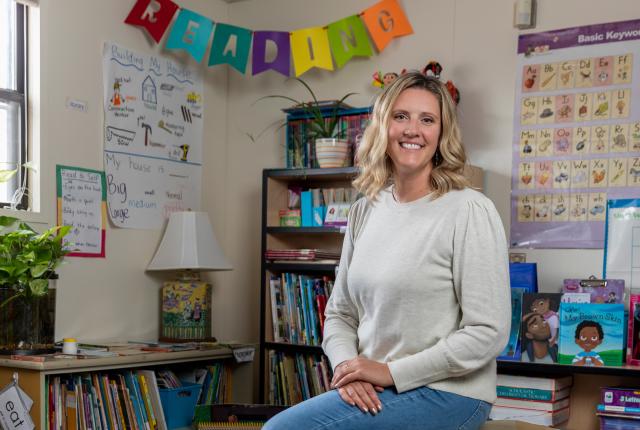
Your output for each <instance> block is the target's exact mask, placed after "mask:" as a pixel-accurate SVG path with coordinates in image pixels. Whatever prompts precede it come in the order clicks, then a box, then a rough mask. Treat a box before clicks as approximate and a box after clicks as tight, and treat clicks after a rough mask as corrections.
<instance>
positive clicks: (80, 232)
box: [56, 165, 107, 258]
mask: <svg viewBox="0 0 640 430" xmlns="http://www.w3.org/2000/svg"><path fill="white" fill-rule="evenodd" d="M105 185H106V184H105V178H104V173H103V172H99V171H97V170H90V169H83V168H80V167H69V166H60V165H58V166H56V190H57V196H58V198H57V207H58V225H63V226H64V225H66V226H70V227H71V230H70V231H69V233H68V234H67V235H66V236H65V238H64V243H65V244H66V245H67V248H68V249H72V251H71V252H70V253H69V254H67V255H69V256H73V257H102V258H104V257H105V236H106V215H107V214H106V186H105Z"/></svg>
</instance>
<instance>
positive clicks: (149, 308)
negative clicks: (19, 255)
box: [21, 0, 252, 341]
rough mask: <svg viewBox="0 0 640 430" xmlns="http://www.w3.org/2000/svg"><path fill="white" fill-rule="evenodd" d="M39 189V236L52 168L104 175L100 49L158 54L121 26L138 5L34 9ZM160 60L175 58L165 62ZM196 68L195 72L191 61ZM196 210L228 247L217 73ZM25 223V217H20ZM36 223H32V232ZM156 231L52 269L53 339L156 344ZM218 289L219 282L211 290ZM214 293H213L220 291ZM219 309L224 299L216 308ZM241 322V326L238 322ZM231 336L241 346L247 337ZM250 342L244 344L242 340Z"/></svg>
mask: <svg viewBox="0 0 640 430" xmlns="http://www.w3.org/2000/svg"><path fill="white" fill-rule="evenodd" d="M40 4H41V6H40V21H41V37H40V45H41V46H40V48H41V55H40V57H41V77H40V87H41V110H40V113H41V132H40V136H41V150H42V153H41V157H40V158H41V159H40V169H41V177H42V181H41V188H42V190H41V191H42V193H41V195H42V208H41V209H42V212H41V213H40V214H38V215H36V216H35V217H33V216H32V217H30V218H29V219H31V220H35V221H37V222H36V223H35V225H34V226H35V227H36V228H42V227H44V226H45V225H46V224H48V225H53V224H54V223H55V221H56V215H55V206H54V205H55V180H54V178H55V165H56V164H65V165H70V166H81V167H86V168H90V169H100V170H101V169H103V162H102V148H103V146H102V140H103V131H102V130H103V108H102V103H103V101H102V47H103V43H104V42H105V41H112V42H115V43H118V44H120V45H123V46H126V47H128V48H130V49H132V50H136V51H139V52H143V53H161V52H162V51H163V47H164V43H162V44H161V45H156V44H155V42H153V41H152V40H151V39H150V38H148V37H147V36H146V34H145V32H144V31H142V30H141V29H139V28H137V27H133V26H130V25H126V24H124V19H125V17H126V16H127V14H128V13H129V11H130V10H131V8H132V7H133V5H134V4H135V1H129V0H116V1H99V0H41V1H40ZM180 4H181V5H182V6H184V7H187V8H190V9H192V10H195V11H197V12H199V13H201V14H203V15H205V16H207V17H211V18H213V19H214V20H226V19H227V16H228V7H229V6H228V4H227V3H225V2H223V1H222V0H207V1H199V0H180ZM166 54H167V55H175V54H171V53H166ZM189 62H190V63H191V64H193V65H194V66H196V67H197V65H196V64H195V62H193V61H189ZM204 76H205V80H204V103H205V109H206V121H205V125H204V136H205V142H204V149H203V157H204V160H205V161H204V166H205V168H204V169H203V194H204V196H203V208H202V209H203V210H206V211H207V212H209V214H210V218H211V221H212V223H213V227H214V230H215V232H216V234H217V236H218V238H219V239H220V241H221V242H222V243H223V246H224V245H225V244H226V242H227V240H228V239H230V238H231V235H229V234H227V233H226V232H225V227H224V226H225V222H226V221H225V218H226V215H227V213H226V211H225V209H224V206H223V205H221V204H219V203H217V202H222V201H224V199H225V193H226V190H225V183H226V175H227V170H226V160H225V159H226V156H227V155H226V154H227V149H226V102H227V71H226V70H225V68H223V67H218V68H214V69H210V70H207V71H206V73H205V74H204ZM67 98H71V99H77V100H82V101H85V102H87V105H88V111H87V112H86V113H82V112H77V111H72V110H69V109H67V108H66V107H65V101H66V99H67ZM21 215H22V214H21ZM38 221H39V222H38ZM160 234H161V232H160V231H154V230H131V229H119V228H114V227H113V225H112V224H109V225H108V226H107V236H106V255H107V258H104V259H99V258H72V257H70V258H67V259H66V264H65V265H63V266H62V267H61V268H60V269H59V274H60V280H59V281H58V293H57V294H58V295H57V299H58V304H57V318H56V338H57V339H60V338H62V337H67V336H73V337H77V338H79V339H80V340H81V341H90V340H113V339H124V340H127V339H156V338H157V336H158V327H159V316H158V315H159V312H158V309H159V288H160V285H161V282H162V280H164V279H170V277H168V276H163V275H162V274H153V275H150V274H147V273H145V271H144V268H145V267H146V265H147V264H148V262H149V260H150V259H151V257H152V256H153V253H154V251H155V249H156V246H157V244H158V242H159V238H160ZM213 278H214V281H215V282H214V284H215V285H216V287H215V293H214V294H215V296H216V298H218V297H226V296H228V294H222V293H223V288H222V285H223V284H224V285H225V288H224V290H226V291H232V290H233V289H232V288H231V287H230V285H228V283H227V282H224V283H223V281H222V280H223V279H224V275H222V276H218V275H216V276H214V277H213ZM218 281H219V282H218ZM217 285H220V288H218V287H217ZM221 300H223V299H221ZM238 319H239V320H242V319H243V318H238ZM215 322H216V326H215V329H214V331H215V335H217V336H224V337H227V332H226V330H225V331H223V330H222V327H223V321H221V320H220V319H219V318H216V320H215ZM231 326H232V327H238V326H240V331H239V332H236V333H233V330H231V333H230V335H231V336H233V337H237V338H242V339H248V338H251V337H252V336H251V335H250V334H248V332H249V331H250V330H249V329H246V328H242V322H241V323H240V324H231ZM245 333H247V334H245Z"/></svg>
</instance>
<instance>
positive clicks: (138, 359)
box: [0, 347, 253, 429]
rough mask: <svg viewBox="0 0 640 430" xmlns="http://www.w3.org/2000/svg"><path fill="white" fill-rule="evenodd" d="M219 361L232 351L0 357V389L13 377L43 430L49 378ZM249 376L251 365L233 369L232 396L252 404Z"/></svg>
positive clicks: (190, 365) (221, 348)
mask: <svg viewBox="0 0 640 430" xmlns="http://www.w3.org/2000/svg"><path fill="white" fill-rule="evenodd" d="M219 360H233V351H232V350H231V349H230V348H226V347H219V348H215V349H207V350H193V351H179V352H150V353H145V354H136V355H126V356H117V357H100V358H84V359H62V358H60V359H51V360H49V361H44V362H32V361H22V360H11V359H8V358H0V387H4V386H5V385H7V384H9V383H10V382H11V381H12V378H13V375H14V374H16V375H17V376H18V385H19V386H20V387H21V388H22V389H23V390H24V391H25V392H26V393H27V394H28V395H29V397H31V399H33V402H34V403H33V406H32V408H31V418H32V420H33V422H34V423H35V425H36V429H46V428H47V415H46V412H45V411H46V399H47V379H48V377H50V376H52V375H65V374H79V373H88V372H96V371H101V372H106V371H114V370H119V369H153V368H156V367H171V368H185V367H186V368H189V367H195V365H198V364H199V365H205V364H207V362H209V363H210V362H212V361H219ZM252 373H253V372H252V370H251V366H246V365H238V366H234V371H233V379H234V383H233V394H232V396H233V399H234V401H237V402H246V403H250V402H251V401H252V398H251V397H252V396H251V392H250V390H247V387H250V386H251V380H252Z"/></svg>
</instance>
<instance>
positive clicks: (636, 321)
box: [627, 294, 640, 366]
mask: <svg viewBox="0 0 640 430" xmlns="http://www.w3.org/2000/svg"><path fill="white" fill-rule="evenodd" d="M627 364H631V365H632V366H640V294H631V296H630V299H629V326H628V332H627Z"/></svg>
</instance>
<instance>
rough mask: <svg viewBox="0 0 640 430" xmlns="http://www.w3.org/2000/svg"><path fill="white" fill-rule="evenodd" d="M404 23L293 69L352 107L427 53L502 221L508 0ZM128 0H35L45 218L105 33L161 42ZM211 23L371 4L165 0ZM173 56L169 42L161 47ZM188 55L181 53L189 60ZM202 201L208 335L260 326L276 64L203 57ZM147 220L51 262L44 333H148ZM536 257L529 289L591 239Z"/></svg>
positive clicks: (278, 26)
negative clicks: (221, 265) (238, 64)
mask: <svg viewBox="0 0 640 430" xmlns="http://www.w3.org/2000/svg"><path fill="white" fill-rule="evenodd" d="M400 2H401V4H402V5H403V7H404V10H405V11H406V13H407V15H408V16H409V19H410V21H411V23H412V25H413V27H414V30H415V33H414V34H413V35H411V36H407V37H402V38H398V39H396V40H395V41H393V42H392V43H391V44H390V45H389V47H388V48H387V49H386V50H385V51H383V52H382V53H380V54H379V55H375V56H373V57H372V58H370V59H354V60H352V61H350V62H349V63H347V64H346V65H345V66H344V67H343V69H341V70H337V71H334V72H327V71H317V70H312V71H310V72H308V73H306V74H305V75H304V76H303V77H304V79H305V80H307V81H308V82H309V83H310V84H311V85H312V86H313V88H315V89H317V92H318V94H319V96H320V97H321V98H337V97H340V96H341V95H343V94H345V93H346V92H350V91H357V92H358V93H359V94H358V96H356V97H354V98H352V99H350V103H351V104H353V105H354V106H365V105H369V104H370V103H371V100H372V98H373V97H374V95H375V94H376V92H377V91H378V90H377V89H375V88H374V87H372V86H371V85H370V82H371V75H372V74H373V72H374V71H376V70H382V71H400V70H401V69H402V68H405V67H406V68H420V67H422V66H423V65H425V64H426V63H427V62H428V61H430V60H432V59H435V60H438V61H439V62H440V63H441V64H442V65H443V66H444V73H443V77H444V78H445V79H453V81H454V82H455V84H456V85H457V86H458V87H459V88H460V90H461V93H462V103H461V105H460V113H461V122H462V127H463V132H464V138H465V143H466V147H467V149H468V153H469V155H470V159H471V161H472V163H473V164H476V165H478V166H480V167H482V168H483V169H484V170H485V176H486V184H485V190H486V193H487V195H488V196H489V197H490V198H491V199H492V200H493V201H494V202H495V204H496V206H497V208H498V210H499V212H500V214H501V216H502V219H503V221H504V224H505V227H506V229H507V230H508V228H509V222H510V220H509V192H510V178H509V175H510V168H511V157H512V154H511V146H510V142H511V139H512V137H511V136H512V132H513V130H512V115H513V104H514V85H515V74H516V70H515V63H516V55H515V52H516V41H517V36H518V34H519V32H518V31H517V30H515V29H514V28H513V27H512V8H513V1H512V0H482V1H477V0H454V1H442V0H440V1H436V0H400ZM134 3H135V2H134V0H126V1H124V0H117V1H115V0H112V1H99V0H41V4H42V6H41V23H42V36H41V45H42V46H41V49H42V52H41V59H42V60H41V61H42V64H41V67H42V73H41V91H42V107H41V108H42V111H41V116H42V132H41V140H42V146H43V156H42V166H41V168H42V171H43V174H42V176H43V183H42V192H43V202H42V203H43V216H42V217H41V219H43V220H44V222H45V223H47V224H50V225H51V224H53V223H54V222H55V212H54V203H55V197H54V196H55V188H54V172H55V164H56V163H57V164H68V165H72V166H82V167H87V168H93V169H102V167H103V165H102V152H101V151H102V125H103V113H102V90H101V89H102V71H101V52H102V44H103V42H104V41H107V40H108V41H114V42H117V43H119V44H122V45H124V46H127V47H129V48H131V49H133V50H138V51H140V52H147V53H160V52H162V51H163V49H162V47H163V46H164V41H163V42H162V43H161V44H160V45H155V44H154V43H153V42H151V41H150V39H149V38H148V37H146V36H145V33H144V31H143V30H141V29H138V28H135V27H132V26H129V25H126V24H124V22H123V21H124V18H125V17H126V15H127V14H128V12H129V10H130V9H131V8H132V7H133V4H134ZM177 3H178V4H179V5H181V6H183V7H187V8H190V9H192V10H195V11H197V12H199V13H201V14H203V15H205V16H208V17H210V18H212V19H213V20H214V21H215V20H217V21H223V22H228V23H231V24H235V25H240V26H246V27H248V28H250V29H253V30H294V29H297V28H304V27H311V26H317V25H325V24H328V23H330V22H332V21H333V20H336V19H341V18H344V17H346V16H348V15H349V14H352V13H357V12H360V11H361V10H363V9H365V8H367V7H369V6H371V5H373V4H374V3H375V0H348V1H345V0H323V1H322V2H319V1H317V0H295V1H294V0H247V1H243V2H238V3H232V4H230V5H227V4H226V3H224V2H223V1H222V0H177ZM638 17H640V10H639V9H638V6H637V2H636V1H634V0H617V1H615V2H611V4H608V6H607V7H606V8H605V7H602V3H601V2H599V1H596V0H563V1H561V2H560V1H557V0H555V1H554V0H538V26H537V28H536V29H535V30H532V31H543V30H552V29H558V28H564V27H572V26H578V25H585V24H593V23H600V22H610V21H618V20H626V19H633V18H638ZM169 55H173V54H169ZM188 61H189V62H190V63H193V62H192V61H191V60H188ZM204 75H205V79H206V80H205V95H204V100H205V116H206V121H205V128H204V135H205V141H204V154H203V155H204V160H205V162H204V168H203V210H205V211H207V212H209V214H210V217H211V220H212V223H213V227H214V230H215V232H216V235H217V236H218V239H219V240H220V242H221V244H222V247H223V248H224V250H225V252H226V254H227V256H228V258H229V260H230V261H231V263H232V264H233V265H234V267H235V270H234V271H232V272H224V273H217V274H215V275H213V276H211V277H210V278H211V279H212V280H213V283H214V314H213V334H214V335H215V336H217V337H219V338H221V339H228V340H231V339H236V340H242V341H257V340H258V338H259V333H258V328H259V321H258V313H259V296H258V291H259V286H260V193H261V171H262V169H263V168H266V167H280V166H283V163H284V159H283V154H284V152H283V145H282V141H283V136H282V133H279V134H274V133H271V132H267V133H265V134H264V135H263V136H262V138H261V139H260V141H259V142H257V143H252V142H250V140H249V139H248V138H247V137H246V135H245V133H247V132H257V131H259V130H261V129H263V128H264V127H265V126H266V125H267V124H269V123H271V122H273V121H276V120H278V119H281V118H283V114H282V113H281V112H280V111H279V109H280V108H281V107H284V106H283V104H281V103H278V102H275V101H265V102H263V103H260V104H258V105H255V106H254V105H252V104H253V102H254V101H255V100H256V99H257V98H258V97H260V96H262V95H265V94H269V93H279V94H289V95H292V96H294V97H304V91H303V90H302V89H301V88H299V87H297V86H295V83H293V82H285V78H284V77H282V76H280V75H278V74H276V73H275V72H266V73H263V74H261V75H258V76H255V77H253V76H250V75H246V76H245V75H241V74H239V73H237V72H236V71H235V70H230V71H228V70H227V67H226V66H216V67H213V68H207V69H206V70H205V72H204ZM67 97H71V98H75V99H80V100H85V101H87V102H88V106H89V111H88V112H87V113H86V114H85V113H78V112H75V111H70V110H67V109H66V108H65V99H66V98H67ZM160 233H161V232H160V231H146V230H130V229H117V228H113V226H112V225H110V224H109V225H108V227H107V248H106V252H107V258H106V259H80V258H68V259H67V260H68V264H67V265H65V266H63V267H62V268H61V269H60V276H61V279H60V281H59V282H58V286H59V291H58V308H57V310H58V318H57V326H56V337H57V338H61V337H63V336H76V337H78V338H80V339H81V340H89V339H92V340H106V339H140V338H145V339H149V338H155V337H157V334H158V326H159V324H158V319H159V316H158V315H159V312H158V308H159V300H158V291H159V287H160V283H161V281H162V280H164V279H167V278H168V277H167V276H162V275H150V274H146V273H145V272H144V267H145V266H146V265H147V263H148V261H149V259H150V258H151V257H152V255H153V253H154V251H155V247H156V246H157V243H158V241H159V238H160ZM527 254H528V258H529V260H530V261H537V262H538V263H539V275H540V285H541V289H542V290H545V291H553V290H555V289H556V288H557V287H558V286H559V285H560V283H561V280H562V279H563V278H565V277H581V276H585V275H588V274H591V273H595V274H599V273H600V270H601V269H600V268H601V266H602V264H601V260H602V251H601V250H529V251H527Z"/></svg>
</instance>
